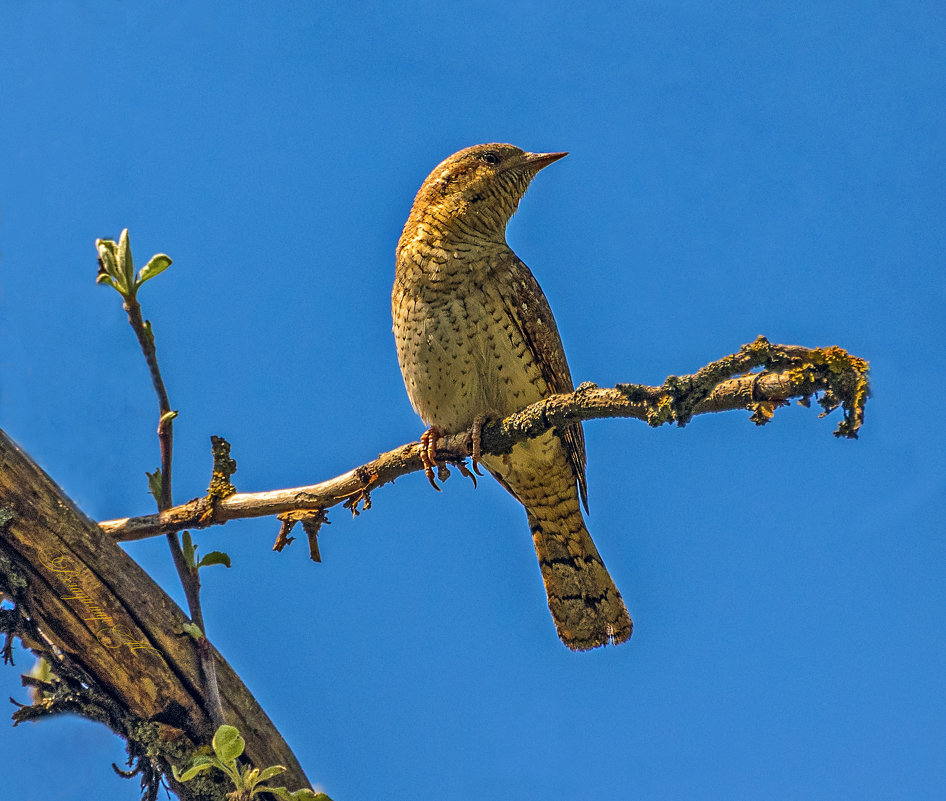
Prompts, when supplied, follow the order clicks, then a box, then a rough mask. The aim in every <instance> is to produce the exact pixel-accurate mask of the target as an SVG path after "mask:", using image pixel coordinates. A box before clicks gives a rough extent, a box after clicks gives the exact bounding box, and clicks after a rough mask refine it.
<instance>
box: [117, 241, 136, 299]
mask: <svg viewBox="0 0 946 801" xmlns="http://www.w3.org/2000/svg"><path fill="white" fill-rule="evenodd" d="M116 256H117V257H118V272H119V274H120V275H121V277H122V279H123V280H122V283H123V284H124V285H125V286H126V287H128V291H129V292H130V293H131V294H134V292H135V289H136V288H137V287H135V263H134V262H133V261H132V258H131V243H130V242H129V241H128V229H127V228H123V229H122V232H121V235H120V236H119V237H118V250H117V252H116Z"/></svg>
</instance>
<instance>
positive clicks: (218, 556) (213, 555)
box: [197, 551, 230, 567]
mask: <svg viewBox="0 0 946 801" xmlns="http://www.w3.org/2000/svg"><path fill="white" fill-rule="evenodd" d="M208 565H224V566H225V567H230V555H229V554H226V553H224V552H223V551H211V552H210V553H208V554H207V555H206V556H204V557H202V558H201V560H200V561H199V562H198V563H197V567H207V566H208Z"/></svg>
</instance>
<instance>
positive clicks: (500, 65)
mask: <svg viewBox="0 0 946 801" xmlns="http://www.w3.org/2000/svg"><path fill="white" fill-rule="evenodd" d="M944 23H946V13H944V10H943V6H942V4H940V3H912V4H909V5H908V6H907V5H902V4H899V5H898V4H884V3H866V2H863V3H853V2H821V3H810V4H796V5H794V6H791V7H789V6H785V5H784V4H770V3H749V2H656V3H648V4H643V3H636V2H634V3H624V4H603V3H602V4H596V3H592V4H583V5H579V4H557V3H554V2H552V3H549V2H546V3H525V2H523V3H517V2H509V3H501V4H500V3H488V2H478V3H469V4H464V5H463V6H462V7H460V4H444V3H417V4H393V3H391V4H385V3H374V4H363V5H355V4H349V5H344V6H343V5H342V4H338V5H337V6H332V7H330V6H329V5H328V4H314V3H229V4H226V6H222V5H221V6H217V7H215V6H213V5H211V4H208V3H194V4H190V5H189V6H188V8H187V11H186V14H185V13H184V11H183V10H178V11H177V12H176V13H173V14H172V13H171V12H170V11H169V10H168V7H167V5H166V4H145V3H140V4H119V3H96V2H82V3H80V2H74V3H65V2H63V3H45V4H12V3H8V4H5V5H4V7H3V9H2V10H0V76H2V77H0V149H2V150H0V152H2V158H0V187H2V192H0V344H2V347H0V426H2V427H3V428H4V430H6V431H7V432H8V433H9V434H10V435H11V436H13V437H14V438H15V439H16V440H17V441H18V442H19V443H20V444H21V445H22V446H23V447H24V448H25V449H26V450H27V451H28V452H29V453H30V454H32V456H33V457H34V458H36V459H37V460H38V461H39V462H40V463H41V464H42V465H43V466H44V467H45V468H46V469H47V470H48V471H49V472H50V473H51V475H52V476H53V477H54V478H55V479H56V480H57V481H58V482H59V483H60V484H61V485H62V486H63V488H64V489H65V490H66V491H67V492H68V493H69V494H70V495H71V496H72V497H73V498H74V499H75V500H76V501H77V502H78V503H79V504H80V506H81V507H82V508H83V509H84V510H85V511H86V512H87V513H88V514H90V515H91V516H93V517H95V518H97V519H105V518H113V517H120V516H125V515H129V514H144V513H148V512H150V511H152V501H151V498H150V496H149V495H148V494H147V486H146V481H145V476H144V471H145V470H152V469H154V467H155V465H156V464H157V461H158V456H157V446H156V443H155V440H154V435H153V430H154V426H155V403H154V400H153V396H152V394H151V389H150V385H149V381H148V377H147V373H146V370H145V366H144V364H143V362H142V360H141V358H140V354H139V353H138V352H137V350H136V347H137V346H136V344H135V342H134V339H133V336H132V334H131V332H130V329H128V327H127V324H126V322H125V320H124V317H123V314H122V312H121V309H120V304H119V301H118V298H117V296H116V295H115V294H114V293H113V292H111V291H110V290H107V289H106V288H103V287H98V286H96V285H95V284H94V277H95V270H96V265H95V252H94V248H93V242H94V240H95V238H96V237H117V236H118V234H119V232H120V230H121V229H122V228H124V227H128V228H129V229H130V230H131V241H132V247H133V251H134V253H135V255H136V257H137V259H138V261H139V263H143V262H144V260H145V259H147V258H148V257H149V256H150V255H151V254H152V253H155V252H157V251H164V252H166V253H168V254H169V255H170V256H171V257H172V258H173V259H174V260H175V262H174V265H173V266H172V267H171V269H170V270H169V271H168V272H167V273H165V274H164V275H162V276H160V278H158V279H156V280H154V281H152V282H151V283H149V284H148V285H147V286H146V288H145V289H144V290H143V293H142V298H141V299H142V302H143V304H144V307H145V315H146V316H147V317H148V318H150V319H151V321H152V323H153V325H154V329H155V334H156V337H157V342H158V353H159V358H160V360H161V363H162V366H163V370H164V374H165V378H166V381H167V384H168V389H169V392H170V395H171V401H172V405H173V406H174V407H175V408H176V409H179V410H180V417H179V420H178V422H177V424H176V443H175V445H176V454H175V456H176V465H175V495H176V499H177V500H179V501H183V500H186V499H188V498H190V497H193V496H195V495H198V494H200V493H201V492H202V491H203V490H204V488H205V487H206V485H207V480H208V473H209V436H210V435H211V434H219V435H222V436H225V437H227V438H228V439H229V440H230V441H231V443H232V444H233V454H234V456H235V458H236V459H237V461H238V463H239V472H238V473H237V474H236V476H235V477H234V478H235V481H236V484H237V486H238V487H239V489H241V490H243V491H254V490H265V489H272V488H280V487H287V486H297V485H301V484H307V483H313V482H315V481H319V480H322V479H324V478H328V477H331V476H333V475H336V474H338V473H341V472H343V471H345V470H347V469H349V468H351V467H353V466H355V465H357V464H360V463H362V462H364V461H367V460H368V459H370V458H372V457H374V456H375V455H376V454H377V453H378V452H379V451H383V450H387V449H389V448H392V447H395V446H397V445H399V444H401V443H403V442H406V441H410V440H412V439H416V438H417V437H418V436H419V434H420V433H421V431H422V429H423V426H422V424H421V423H420V421H419V420H418V418H417V417H416V416H415V415H414V413H413V411H412V410H411V407H410V405H409V403H408V400H407V397H406V393H405V391H404V388H403V385H402V383H401V378H400V374H399V371H398V367H397V362H396V358H395V352H394V344H393V339H392V336H391V332H390V316H389V315H390V311H389V302H390V301H389V297H390V294H389V293H390V286H391V283H392V280H393V269H394V261H393V254H394V247H395V244H396V241H397V237H398V235H399V233H400V229H401V226H402V225H403V222H404V220H405V219H406V217H407V213H408V211H409V209H410V205H411V202H412V200H413V196H414V193H415V192H416V190H417V188H418V186H419V185H420V183H421V181H422V180H423V178H424V177H425V176H426V175H427V173H428V172H429V171H430V170H431V168H432V167H433V166H434V165H435V164H436V163H437V162H439V161H440V160H441V159H442V158H444V157H445V156H447V155H449V154H450V153H452V152H454V151H455V150H458V149H460V148H461V147H465V146H468V145H471V144H475V143H478V142H484V141H501V142H502V141H508V142H512V143H514V144H517V145H519V146H521V147H523V148H526V149H528V150H546V151H551V150H568V151H570V155H569V157H568V158H566V159H564V160H563V161H561V162H559V163H556V164H555V165H553V166H552V167H551V168H549V169H548V170H545V171H543V172H542V174H541V175H540V176H539V177H538V178H537V179H536V181H535V183H534V184H533V186H532V188H531V190H530V191H529V193H528V194H527V196H526V198H525V199H524V201H523V203H522V205H521V208H520V212H519V214H518V215H517V216H516V217H515V218H514V219H513V221H512V223H511V225H510V229H509V241H510V243H511V244H512V246H513V247H514V248H515V249H516V251H517V252H518V253H519V255H520V256H521V257H522V258H523V260H524V261H525V262H526V263H527V264H529V265H530V267H531V268H532V269H533V271H534V272H535V274H536V276H537V277H538V279H539V281H540V283H541V284H542V286H543V288H544V289H545V291H546V294H547V295H548V297H549V299H550V302H551V305H552V308H553V310H554V312H555V315H556V319H557V321H558V325H559V328H560V330H561V332H562V337H563V340H564V344H565V348H566V351H567V353H568V356H569V362H570V364H571V368H572V373H573V375H574V376H575V379H576V381H585V380H591V381H595V382H597V383H599V384H601V385H609V384H613V383H614V382H616V381H631V382H647V383H658V382H660V381H662V380H663V378H664V377H665V376H666V375H667V374H670V373H674V374H680V373H686V372H691V371H693V370H695V369H697V368H699V367H700V366H702V365H703V364H705V363H706V362H707V361H709V360H711V359H714V358H717V357H719V356H722V355H724V354H727V353H730V352H732V351H734V350H736V349H737V348H738V347H739V346H740V345H741V344H743V343H745V342H748V341H751V340H752V339H754V338H755V337H756V336H757V335H759V334H764V335H766V336H767V337H769V339H771V340H772V341H776V342H788V343H794V344H802V345H811V346H815V345H831V344H837V345H841V346H842V347H845V348H847V349H849V350H850V351H851V352H853V353H855V354H857V355H859V356H862V357H864V358H867V359H869V360H870V361H871V364H872V367H873V388H874V397H873V399H872V400H871V402H870V403H869V405H868V409H867V423H866V426H865V428H864V429H863V433H862V436H861V439H860V440H859V441H857V442H847V441H838V440H836V439H835V438H834V437H832V436H831V431H832V430H833V426H834V424H835V420H833V419H828V420H819V419H818V417H817V415H816V413H815V410H805V409H801V408H798V407H793V408H791V409H788V410H782V411H780V412H779V413H778V414H777V415H776V417H775V420H774V422H773V423H772V424H771V425H769V426H768V427H766V428H763V429H757V428H755V427H754V426H753V425H751V423H749V421H748V419H747V418H748V415H747V414H739V413H730V414H726V415H718V416H714V417H704V418H699V419H697V420H695V421H693V423H692V424H691V425H689V426H688V427H687V428H686V429H683V430H679V429H669V428H665V429H660V430H652V429H648V428H647V427H646V426H644V425H642V424H640V423H637V422H633V421H597V422H593V423H590V424H588V425H587V426H586V436H587V440H588V454H589V467H588V478H589V484H590V503H591V515H590V517H589V518H588V526H589V529H590V531H591V532H592V535H593V536H594V538H595V541H596V542H597V544H598V548H599V550H600V551H601V553H602V555H603V557H604V559H605V561H606V563H607V564H608V567H609V568H610V571H611V573H612V575H613V576H614V578H615V580H616V582H617V584H618V586H619V587H620V588H621V590H622V592H623V594H624V597H625V599H626V601H627V604H628V607H629V608H630V611H631V614H632V616H633V617H634V620H635V632H634V636H633V638H632V639H631V641H630V642H629V643H628V644H626V645H623V646H621V647H619V648H612V649H605V650H599V651H596V652H592V653H586V654H574V653H570V652H568V651H567V650H566V649H565V648H564V647H563V646H562V645H561V644H560V643H559V641H558V638H557V637H556V636H555V631H554V628H553V626H552V622H551V619H550V617H549V614H548V610H547V608H546V603H545V598H544V593H543V590H542V584H541V579H540V575H539V571H538V567H537V564H536V561H535V556H534V553H533V552H532V545H531V542H530V538H529V532H528V528H527V526H526V521H525V516H524V514H523V512H522V509H521V508H520V507H518V506H517V505H516V504H515V503H514V502H513V501H512V500H511V499H510V498H509V496H508V495H507V494H506V493H505V492H504V491H503V490H502V489H501V488H500V487H498V486H497V485H495V484H494V483H492V482H481V483H480V487H479V489H477V490H475V491H474V490H473V488H472V486H471V485H469V483H468V482H465V481H463V480H462V479H459V477H455V478H453V479H451V480H450V481H449V482H448V484H447V485H446V486H445V488H444V489H445V491H444V492H443V493H434V492H432V491H431V490H430V488H429V487H428V486H427V484H426V481H425V480H424V478H423V476H422V475H412V476H409V477H405V478H403V479H400V480H398V482H397V483H396V485H394V486H393V487H387V488H385V489H383V490H381V491H379V492H377V493H376V494H375V496H374V498H373V500H374V506H373V508H372V509H371V510H370V511H369V512H367V513H366V514H363V515H362V516H360V517H359V518H358V519H356V520H352V519H351V517H350V515H348V513H347V512H346V511H344V510H336V511H334V512H333V513H332V514H331V515H330V519H331V521H332V526H331V527H330V528H328V529H326V530H325V533H324V534H323V536H322V537H321V540H320V542H321V550H322V555H323V560H324V561H323V563H322V564H321V565H314V564H313V563H311V562H310V561H309V559H308V557H307V554H306V552H305V549H304V547H302V546H301V544H300V543H297V544H296V545H295V546H293V547H292V548H290V549H288V550H287V551H285V552H283V553H282V554H274V553H272V552H271V551H270V546H271V544H272V541H273V539H274V538H275V535H276V531H277V526H276V524H275V521H273V520H255V521H248V522H238V523H234V524H230V525H228V526H226V527H222V528H216V529H214V530H211V531H207V532H202V533H200V534H199V542H200V543H201V545H202V548H203V549H204V550H210V549H225V550H227V551H228V552H229V553H230V554H231V556H232V557H233V560H234V565H233V568H232V569H231V570H224V569H222V568H213V569H211V570H210V571H207V572H206V574H205V578H204V588H205V592H204V598H205V601H204V603H205V616H206V618H207V623H208V628H209V635H210V637H211V639H212V640H214V642H215V643H216V644H217V646H218V648H219V649H220V650H221V651H222V652H223V653H224V655H225V656H226V658H227V659H228V660H229V661H230V663H231V664H232V665H233V666H234V667H235V668H236V670H237V671H238V672H239V673H240V674H241V676H242V677H243V678H244V680H245V681H246V683H247V684H248V686H249V687H250V689H251V690H252V691H253V692H254V693H255V694H256V696H257V698H259V700H260V701H261V703H262V704H263V706H264V708H265V709H266V710H267V712H268V713H269V715H270V716H271V717H272V718H273V720H274V721H275V722H276V724H277V726H278V727H279V728H280V730H281V731H282V732H283V734H284V735H285V736H286V738H287V740H288V741H289V742H290V744H291V745H292V746H293V748H294V750H295V752H296V754H297V755H298V756H299V758H300V759H301V761H302V763H303V765H304V766H305V768H306V770H307V772H308V774H309V776H310V777H311V778H312V779H313V780H314V781H316V782H318V783H320V784H321V785H322V786H323V787H324V788H325V789H326V790H327V791H328V792H329V793H330V794H331V795H332V796H333V797H334V798H335V799H336V800H337V801H368V800H371V799H378V798H385V799H389V800H390V801H396V799H417V798H437V799H441V800H443V801H452V800H453V799H468V798H471V797H503V798H516V799H540V798H541V799H545V798H550V797H571V798H634V799H653V800H654V801H658V800H661V799H680V798H693V799H743V798H745V799H755V798H765V799H775V800H778V799H786V800H787V799H798V798H805V799H837V798H858V799H893V798H904V799H907V798H909V799H920V798H933V797H938V796H940V795H941V794H942V792H943V788H944V787H946V752H944V750H943V743H944V741H946V681H944V678H943V677H944V675H946V638H944V632H943V613H944V608H946V580H944V579H946V568H944V566H946V541H944V529H943V522H942V521H943V519H944V498H946V456H944V453H946V448H944V444H946V443H944V437H943V434H942V426H940V425H939V423H938V421H937V419H936V418H937V415H938V413H939V408H938V406H939V402H940V399H941V398H942V397H943V396H944V394H946V378H944V373H943V370H942V368H941V361H942V357H941V353H940V350H941V342H942V339H943V335H944V334H946V325H944V320H946V316H944V303H946V282H944V278H943V257H944V254H946V235H944V224H943V220H944V213H946V191H944V177H946V170H944V167H946V159H944V148H943V131H944V130H946V94H944V89H946V25H944ZM128 551H129V553H130V554H131V555H132V556H133V557H134V558H135V559H136V560H138V561H139V562H140V563H141V564H142V565H144V567H145V568H146V569H147V570H148V571H149V572H150V573H151V574H152V575H153V576H155V577H156V579H157V580H158V581H159V582H160V583H161V584H162V585H163V586H164V587H165V588H166V589H167V590H168V591H169V592H170V593H171V594H172V595H173V596H174V597H175V598H177V599H178V600H179V601H181V600H182V593H181V592H180V591H179V590H178V589H177V587H176V578H175V577H174V575H173V568H172V566H171V563H170V558H169V556H168V554H167V552H166V547H165V545H164V543H163V542H162V541H160V540H155V541H149V542H142V543H135V544H132V545H130V546H128ZM29 665H30V660H29V658H28V656H27V655H26V654H23V653H22V652H21V653H20V656H19V660H18V664H17V668H16V669H11V668H9V667H5V668H3V669H2V670H0V683H2V687H0V697H6V696H9V695H13V696H14V697H17V698H19V699H23V698H24V696H25V693H24V691H23V690H22V689H21V688H20V686H19V672H20V670H26V669H28V667H29ZM12 709H13V708H12V706H11V707H10V711H11V712H12ZM37 753H42V754H43V758H42V770H41V771H38V772H32V771H31V772H30V775H24V774H25V771H24V772H23V773H17V772H14V773H13V774H12V775H11V774H10V772H7V773H6V775H5V778H4V782H5V792H7V793H8V795H9V797H11V798H22V799H39V798H42V799H48V801H58V800H59V799H63V800H64V801H65V800H66V799H68V800H69V801H71V800H72V799H78V798H89V797H96V798H101V799H128V798H134V797H136V795H135V787H134V785H133V784H132V783H128V782H124V781H123V780H121V779H118V778H117V777H116V776H114V774H113V773H112V770H111V768H110V767H109V763H110V762H112V761H116V762H119V763H120V762H121V760H122V757H123V750H122V747H121V743H120V742H119V741H118V740H117V739H116V738H115V737H113V736H112V735H111V734H110V733H108V732H107V731H105V730H104V729H103V728H102V727H99V726H96V725H93V724H91V723H85V722H82V721H77V720H62V721H56V722H47V723H44V724H42V725H34V726H21V727H19V728H17V729H15V730H13V729H8V730H6V731H5V732H2V733H0V762H2V763H3V764H28V765H29V764H33V765H35V764H36V759H37V758H36V755H37Z"/></svg>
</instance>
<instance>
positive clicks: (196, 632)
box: [181, 623, 204, 641]
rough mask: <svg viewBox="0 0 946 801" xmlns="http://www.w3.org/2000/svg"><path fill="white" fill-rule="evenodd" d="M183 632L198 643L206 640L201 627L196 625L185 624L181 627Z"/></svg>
mask: <svg viewBox="0 0 946 801" xmlns="http://www.w3.org/2000/svg"><path fill="white" fill-rule="evenodd" d="M181 630H182V631H183V632H184V633H185V634H186V635H188V636H189V637H191V638H192V639H195V640H198V641H199V640H202V639H204V632H202V631H201V630H200V626H198V625H197V624H196V623H185V624H183V625H182V626H181Z"/></svg>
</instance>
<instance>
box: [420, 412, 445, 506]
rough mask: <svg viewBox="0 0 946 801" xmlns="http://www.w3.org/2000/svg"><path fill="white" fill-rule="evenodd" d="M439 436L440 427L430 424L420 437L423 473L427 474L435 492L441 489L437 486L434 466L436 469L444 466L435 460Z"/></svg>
mask: <svg viewBox="0 0 946 801" xmlns="http://www.w3.org/2000/svg"><path fill="white" fill-rule="evenodd" d="M440 436H441V434H440V429H439V428H437V426H431V427H430V428H428V429H427V430H426V431H425V432H424V433H423V434H422V435H421V438H420V460H421V462H422V463H423V465H424V475H425V476H427V480H428V481H429V482H430V486H431V487H433V488H434V489H435V490H437V492H440V491H441V489H440V487H438V486H437V480H436V478H435V476H434V467H436V468H437V469H438V471H439V470H440V469H442V468H444V467H446V465H444V463H443V462H440V461H438V460H437V440H438V439H439V438H440Z"/></svg>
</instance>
